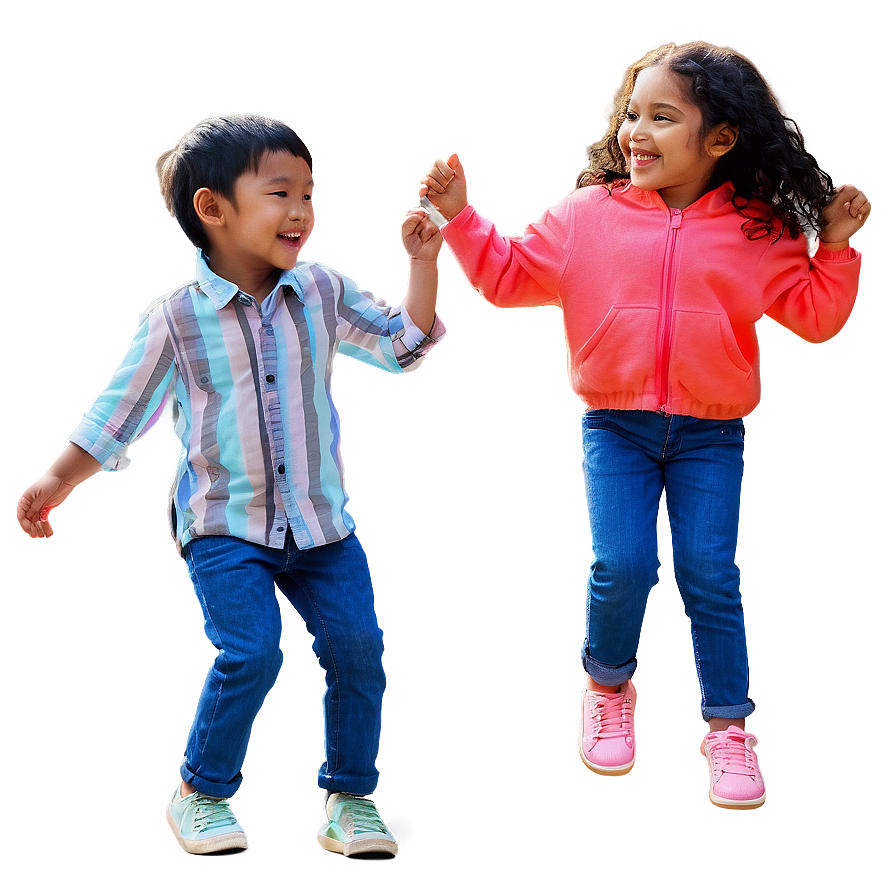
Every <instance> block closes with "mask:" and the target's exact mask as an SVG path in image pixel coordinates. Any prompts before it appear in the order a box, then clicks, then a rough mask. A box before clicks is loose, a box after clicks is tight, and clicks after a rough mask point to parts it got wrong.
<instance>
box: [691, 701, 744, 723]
mask: <svg viewBox="0 0 896 896" xmlns="http://www.w3.org/2000/svg"><path fill="white" fill-rule="evenodd" d="M754 709H756V704H755V703H754V702H753V701H752V700H751V699H750V698H749V697H747V702H746V703H741V704H739V705H737V706H701V707H700V711H701V712H702V713H703V721H704V722H708V721H709V720H710V719H745V718H746V717H747V716H748V715H750V713H751V712H753V710H754Z"/></svg>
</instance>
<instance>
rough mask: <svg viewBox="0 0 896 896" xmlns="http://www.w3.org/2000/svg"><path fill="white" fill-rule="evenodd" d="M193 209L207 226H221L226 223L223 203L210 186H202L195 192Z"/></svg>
mask: <svg viewBox="0 0 896 896" xmlns="http://www.w3.org/2000/svg"><path fill="white" fill-rule="evenodd" d="M193 209H194V210H195V212H196V214H197V215H198V217H199V220H200V221H201V222H202V223H203V225H204V226H206V227H221V226H222V225H223V224H224V206H223V203H222V202H221V201H220V200H219V198H218V197H217V196H216V195H215V194H214V193H213V192H212V191H211V190H210V189H209V188H208V187H200V188H199V189H198V190H197V191H196V192H195V193H194V194H193Z"/></svg>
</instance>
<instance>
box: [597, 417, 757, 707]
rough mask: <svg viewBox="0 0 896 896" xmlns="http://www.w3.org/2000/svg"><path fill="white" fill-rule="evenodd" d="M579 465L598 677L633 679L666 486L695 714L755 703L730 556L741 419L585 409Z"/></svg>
mask: <svg viewBox="0 0 896 896" xmlns="http://www.w3.org/2000/svg"><path fill="white" fill-rule="evenodd" d="M583 443H584V470H585V482H586V492H587V497H588V512H589V516H590V520H591V533H592V546H593V549H594V561H593V562H592V564H591V578H590V581H589V590H588V623H587V634H586V639H585V645H584V648H583V651H582V657H583V663H584V666H585V669H586V671H587V672H588V674H589V675H591V677H592V678H593V679H594V680H595V681H596V682H598V683H599V684H605V685H615V684H620V683H622V682H623V681H626V680H627V679H629V678H631V677H632V675H633V674H634V671H635V667H636V665H637V660H636V655H637V650H638V642H639V639H640V636H641V625H642V622H643V619H644V611H645V608H646V606H647V595H648V593H649V592H650V589H651V588H652V587H653V586H654V585H655V584H656V583H657V581H658V580H659V579H658V576H657V571H658V569H659V559H658V556H657V515H658V511H659V504H660V497H661V495H662V493H663V490H664V489H665V492H666V505H667V508H668V512H669V523H670V526H671V531H672V553H673V564H674V567H675V579H676V582H677V583H678V588H679V591H680V592H681V596H682V599H683V600H684V607H685V612H686V613H687V615H688V617H689V619H690V621H691V635H692V639H693V645H694V659H695V661H696V664H697V676H698V678H699V681H700V689H701V693H702V702H701V710H702V713H703V717H704V718H705V719H710V718H713V717H717V718H740V717H742V716H747V715H749V713H751V712H752V711H753V709H754V704H753V701H752V700H750V698H749V697H748V696H747V690H748V686H749V671H748V664H747V645H746V636H745V633H744V618H743V609H742V607H741V599H740V571H739V570H738V568H737V566H736V565H735V562H734V554H735V550H736V547H737V525H738V516H739V511H740V487H741V479H742V476H743V449H744V427H743V421H742V420H740V419H736V420H704V419H699V418H696V417H687V416H678V415H673V416H664V415H662V414H658V413H653V412H651V411H613V410H596V411H589V412H588V413H586V414H585V417H584V419H583Z"/></svg>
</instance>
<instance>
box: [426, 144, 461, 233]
mask: <svg viewBox="0 0 896 896" xmlns="http://www.w3.org/2000/svg"><path fill="white" fill-rule="evenodd" d="M420 183H421V184H423V186H422V187H420V195H421V196H426V197H427V198H428V199H429V201H430V202H431V203H432V204H433V205H434V206H435V207H436V208H437V209H438V210H439V211H440V212H441V213H442V214H443V215H444V216H445V217H446V218H447V219H448V220H449V221H450V220H451V219H452V218H453V217H455V216H456V215H459V214H460V213H461V212H462V211H463V210H464V209H465V208H466V207H467V179H466V177H465V176H464V166H463V165H461V163H460V159H458V157H457V153H453V154H452V155H450V156H448V161H447V162H443V161H442V160H441V159H438V160H437V161H436V162H435V163H434V164H433V166H432V168H430V169H429V171H427V173H426V175H425V176H424V177H423V179H422V180H421V181H420Z"/></svg>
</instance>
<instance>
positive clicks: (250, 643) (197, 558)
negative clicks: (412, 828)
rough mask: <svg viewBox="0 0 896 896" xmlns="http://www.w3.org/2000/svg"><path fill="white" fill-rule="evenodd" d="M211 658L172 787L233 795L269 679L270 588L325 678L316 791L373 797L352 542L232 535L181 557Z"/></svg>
mask: <svg viewBox="0 0 896 896" xmlns="http://www.w3.org/2000/svg"><path fill="white" fill-rule="evenodd" d="M184 558H185V559H186V562H187V565H188V567H189V570H190V577H191V578H192V580H193V585H194V587H195V589H196V594H197V596H198V597H199V602H200V604H201V605H202V612H203V614H204V615H205V632H206V634H207V635H208V637H209V640H210V641H211V642H212V644H214V645H215V647H217V648H218V656H217V658H216V659H215V662H214V665H213V666H212V668H211V669H210V670H209V673H208V677H207V678H206V681H205V685H204V687H203V689H202V693H201V695H200V698H199V706H198V707H197V710H196V718H195V719H194V721H193V727H192V729H191V731H190V736H189V739H188V742H187V749H186V753H185V756H184V762H183V765H182V767H181V774H182V776H183V779H184V780H185V781H186V782H188V783H189V784H192V786H193V787H195V788H196V789H197V790H199V791H201V792H202V793H206V794H208V795H209V796H214V797H229V796H232V795H233V794H234V793H235V792H236V790H237V788H238V787H239V786H240V783H241V780H242V775H241V772H240V769H241V768H242V764H243V759H244V758H245V755H246V748H247V746H248V744H249V734H250V731H251V729H252V723H253V721H254V720H255V716H256V714H257V713H258V711H259V709H261V705H262V703H263V702H264V698H265V696H266V695H267V693H268V691H269V690H270V688H271V687H272V686H273V684H274V681H275V680H276V678H277V674H278V672H279V671H280V665H281V663H282V660H283V654H282V653H281V651H280V629H281V620H280V607H279V603H278V600H277V597H276V594H275V591H274V586H275V585H276V586H277V588H279V590H280V591H281V592H282V593H283V594H284V595H285V596H286V597H287V599H288V600H289V602H290V603H291V604H292V605H293V606H294V607H295V608H296V610H298V611H299V613H300V614H301V615H302V618H303V619H304V620H305V625H306V627H307V629H308V631H309V632H310V633H311V635H312V636H313V637H314V644H313V646H314V652H315V653H316V654H317V658H318V661H319V662H320V664H321V666H322V667H323V668H324V670H325V672H326V691H325V694H324V729H325V746H326V760H325V762H324V763H323V765H322V766H321V768H320V772H319V775H318V783H319V784H320V786H321V787H322V788H324V789H326V790H341V791H346V792H348V793H356V794H367V793H370V792H371V791H373V789H374V788H375V787H376V783H377V778H378V772H377V770H376V766H375V764H374V763H375V760H376V754H377V750H378V747H379V736H380V714H381V707H382V697H383V691H384V690H385V687H386V678H385V674H384V672H383V666H382V654H383V639H382V632H381V631H380V629H379V627H378V626H377V621H376V615H375V612H374V607H373V588H372V586H371V583H370V573H369V570H368V566H367V558H366V556H365V554H364V550H363V548H362V547H361V544H360V542H359V541H358V539H357V538H356V537H355V536H354V535H350V536H348V538H346V539H344V540H342V541H337V542H333V543H332V544H326V545H322V546H320V547H315V548H310V549H308V550H300V549H299V548H297V547H296V543H295V540H294V539H293V538H292V534H291V533H290V534H289V538H288V539H287V542H286V546H285V547H283V548H269V547H265V546H264V545H257V544H252V543H250V542H247V541H242V540H240V539H238V538H233V537H231V536H206V537H202V538H197V539H194V540H193V541H191V542H190V543H189V544H188V545H187V546H186V547H185V549H184Z"/></svg>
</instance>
